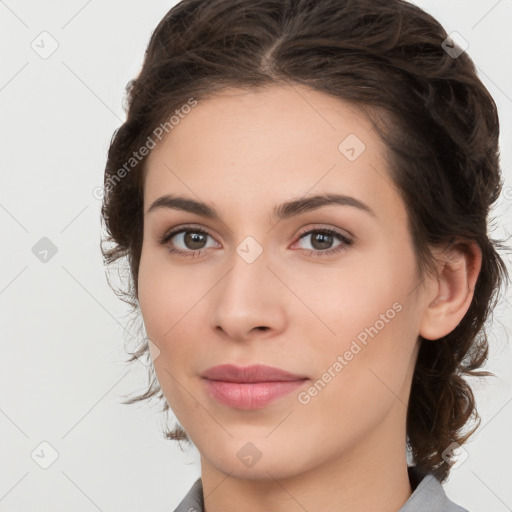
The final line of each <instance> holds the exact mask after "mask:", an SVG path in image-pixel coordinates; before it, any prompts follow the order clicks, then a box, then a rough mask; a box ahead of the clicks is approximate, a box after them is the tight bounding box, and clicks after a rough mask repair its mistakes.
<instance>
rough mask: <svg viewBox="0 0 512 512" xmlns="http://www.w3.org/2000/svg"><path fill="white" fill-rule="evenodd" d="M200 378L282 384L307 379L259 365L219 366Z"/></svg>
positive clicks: (207, 371)
mask: <svg viewBox="0 0 512 512" xmlns="http://www.w3.org/2000/svg"><path fill="white" fill-rule="evenodd" d="M201 377H204V378H206V379H209V380H222V381H224V382H284V381H290V380H304V379H307V377H306V376H304V375H295V374H293V373H290V372H287V371H285V370H281V369H280V368H275V367H273V366H265V365H261V364H256V365H252V366H246V367H241V366H235V365H233V364H221V365H219V366H213V367H212V368H209V369H208V370H206V371H205V372H203V373H202V374H201Z"/></svg>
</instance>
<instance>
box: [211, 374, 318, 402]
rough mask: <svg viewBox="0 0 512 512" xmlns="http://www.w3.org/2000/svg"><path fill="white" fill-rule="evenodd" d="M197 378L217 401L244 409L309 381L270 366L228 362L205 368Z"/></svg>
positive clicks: (276, 397)
mask: <svg viewBox="0 0 512 512" xmlns="http://www.w3.org/2000/svg"><path fill="white" fill-rule="evenodd" d="M201 377H202V378H203V380H204V383H205V387H206V390H207V391H208V392H209V394H210V395H211V396H212V398H214V399H215V400H217V402H220V403H221V404H223V405H227V406H229V407H232V408H235V409H244V410H249V409H261V408H263V407H265V406H267V405H268V404H270V403H271V402H274V401H275V400H277V399H279V398H281V397H283V396H285V395H288V394H289V393H291V392H293V391H295V390H296V389H298V388H299V387H301V386H303V385H304V384H305V383H306V382H307V381H309V380H310V379H309V378H308V377H306V376H304V375H296V374H293V373H290V372H288V371H285V370H282V369H280V368H275V367H272V366H265V365H252V366H248V367H240V366H235V365H231V364H224V365H219V366H214V367H212V368H209V369H208V370H206V371H205V372H203V373H202V374H201Z"/></svg>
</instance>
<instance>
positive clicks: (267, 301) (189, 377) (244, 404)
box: [138, 86, 426, 479]
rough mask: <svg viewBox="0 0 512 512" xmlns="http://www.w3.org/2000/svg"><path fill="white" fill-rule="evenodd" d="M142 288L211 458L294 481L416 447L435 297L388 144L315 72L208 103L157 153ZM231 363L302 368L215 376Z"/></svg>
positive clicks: (206, 461)
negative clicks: (420, 340)
mask: <svg viewBox="0 0 512 512" xmlns="http://www.w3.org/2000/svg"><path fill="white" fill-rule="evenodd" d="M187 111H188V109H187ZM164 196H170V197H169V198H167V200H160V201H159V202H158V203H155V201H157V200H159V199H160V198H162V197H164ZM335 196H336V197H337V199H336V201H335V200H334V199H335ZM171 197H172V198H173V199H176V198H178V197H180V198H183V199H186V202H185V201H181V202H179V201H174V202H173V201H171V200H170V199H171ZM312 198H316V199H312ZM325 198H327V199H329V198H330V199H332V200H333V201H330V200H329V201H328V200H327V199H325ZM198 203H205V204H206V205H208V207H209V209H210V210H207V209H206V208H205V207H204V206H203V207H199V206H198ZM152 205H153V208H151V206H152ZM194 205H195V206H194ZM149 210H150V211H149ZM207 211H208V212H209V213H211V212H212V211H214V212H215V216H213V215H207V214H206V213H207ZM185 230H186V231H185ZM325 230H332V232H326V231H325ZM171 231H174V232H177V233H176V234H174V235H173V236H171V237H169V236H167V238H166V241H165V242H164V243H163V244H162V243H159V242H160V241H161V240H162V239H164V238H165V237H166V235H168V234H169V233H170V232H171ZM203 232H205V233H203ZM171 250H174V251H180V252H171ZM138 286H139V303H140V308H141V312H142V315H143V318H144V323H145V326H146V330H147V333H148V337H149V339H150V340H151V341H152V342H153V343H154V344H155V345H156V346H157V347H158V350H159V351H160V352H159V353H158V351H154V353H158V354H159V355H158V357H156V358H155V359H154V366H155V370H156V373H157V376H158V379H159V382H160V385H161V388H162V390H163V393H164V395H165V397H166V399H167V401H168V403H169V405H170V407H171V408H172V410H173V412H174V413H175V415H176V417H177V419H178V420H179V422H180V423H181V425H182V426H183V427H184V428H185V430H186V431H187V433H188V435H189V437H190V438H191V440H192V441H193V443H194V444H195V445H196V446H197V448H198V449H199V451H200V453H201V456H202V463H203V465H205V466H207V465H208V466H210V467H215V468H216V469H217V470H220V471H222V472H224V473H226V474H227V473H230V474H231V475H232V476H233V475H234V476H236V475H238V476H240V477H243V478H255V479H256V478H268V474H271V475H273V476H274V477H276V478H280V477H281V478H283V477H286V476H292V475H294V474H299V473H302V472H304V471H307V470H310V469H313V468H315V467H318V466H319V465H321V464H325V463H331V462H332V463H335V462H336V463H339V461H340V460H346V461H349V460H351V457H352V456H354V457H356V456H357V457H370V458H371V457H372V454H373V455H375V453H377V451H378V450H380V451H382V443H383V442H384V443H387V445H386V446H387V447H388V449H389V448H391V447H394V448H397V449H398V450H403V451H401V452H400V453H401V454H402V453H403V454H404V457H405V415H406V410H407V408H406V404H407V400H408V396H409V389H410V383H411V378H412V374H413V369H414V363H415V359H416V355H417V337H418V332H419V326H420V323H421V318H422V313H423V310H424V309H425V307H426V299H425V295H424V292H423V289H422V286H420V281H419V278H418V274H417V270H416V260H415V255H414V252H413V247H412V241H411V237H410V234H409V232H408V228H407V215H406V210H405V207H404V204H403V202H402V200H401V199H400V197H399V195H398V194H397V191H396V190H395V188H394V187H393V185H392V182H391V179H390V178H389V175H388V170H387V163H386V159H385V148H384V145H383V143H382V142H381V140H380V138H379V137H378V135H377V134H376V133H375V131H374V130H373V129H372V125H371V123H370V122H369V121H368V120H367V119H366V118H365V117H364V116H363V115H362V114H361V113H360V112H359V111H357V110H356V109H355V108H353V107H350V106H349V105H348V104H346V103H344V102H342V101H340V100H339V99H335V98H333V97H330V96H327V95H324V94H322V93H320V92H315V91H312V90H310V89H307V88H305V87H302V86H294V87H293V88H292V87H288V86H286V87H285V86H279V87H277V86H275V87H272V88H269V89H266V90H265V91H260V92H247V91H238V90H230V91H229V92H227V91H226V92H224V93H223V94H222V95H219V96H217V97H215V98H214V99H210V100H208V101H204V102H199V103H198V104H197V106H195V107H194V108H192V109H191V111H190V113H188V114H187V115H186V116H183V118H182V119H180V121H179V124H177V125H175V126H174V128H173V129H172V131H171V132H170V133H169V136H167V138H166V139H164V140H163V141H162V143H161V144H160V145H158V146H157V147H156V148H155V149H154V150H152V152H151V154H150V155H149V157H148V161H147V175H146V177H145V184H144V239H143V247H142V255H141V260H140V272H139V282H138ZM224 364H231V365H235V366H238V367H247V366H252V365H267V366H271V367H275V368H279V369H282V370H284V371H286V372H289V373H291V374H293V375H294V376H295V377H292V380H289V381H287V382H280V383H276V382H273V383H269V381H277V380H282V377H279V376H275V375H274V376H272V375H270V376H269V375H265V374H263V373H259V374H258V373H257V374H253V375H252V377H253V380H256V381H259V384H255V383H254V382H252V383H248V377H247V374H229V375H226V374H217V375H216V376H215V375H213V374H210V377H211V379H207V378H205V377H204V375H205V372H206V371H207V370H208V369H210V368H212V367H215V366H218V365H224ZM236 377H238V381H239V382H238V383H236V382H235V383H234V382H233V380H237V379H236ZM214 379H220V380H217V381H216V382H214ZM228 381H229V382H228ZM240 381H241V382H240ZM264 382H266V383H264Z"/></svg>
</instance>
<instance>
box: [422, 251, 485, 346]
mask: <svg viewBox="0 0 512 512" xmlns="http://www.w3.org/2000/svg"><path fill="white" fill-rule="evenodd" d="M432 252H433V254H434V256H435V259H436V269H437V271H436V273H435V274H432V275H430V276H429V277H427V281H428V283H426V286H425V290H426V296H425V300H426V305H425V309H424V311H423V316H422V318H421V322H420V331H419V334H420V335H421V336H422V337H423V338H425V339H428V340H437V339H439V338H442V337H443V336H446V335H447V334H449V333H450V332H452V331H453V330H454V329H455V327H457V325H458V324H459V323H460V321H461V320H462V319H463V318H464V315H465V314H466V312H467V310H468V309H469V306H470V304H471V301H472V300H473V294H474V290H475V285H476V281H477V278H478V274H479V273H480V269H481V266H482V251H481V250H480V247H479V246H478V244H477V243H476V242H474V241H456V242H455V243H453V244H452V245H449V246H448V247H446V246H445V247H444V248H436V249H432Z"/></svg>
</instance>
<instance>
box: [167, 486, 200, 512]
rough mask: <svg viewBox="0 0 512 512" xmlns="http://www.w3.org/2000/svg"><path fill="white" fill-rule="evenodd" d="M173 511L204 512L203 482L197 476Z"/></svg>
mask: <svg viewBox="0 0 512 512" xmlns="http://www.w3.org/2000/svg"><path fill="white" fill-rule="evenodd" d="M174 512H204V501H203V483H202V481H201V478H198V479H197V480H196V481H195V482H194V484H193V485H192V487H191V488H190V489H189V491H188V493H187V494H186V495H185V497H184V498H183V500H181V502H180V504H179V505H178V506H177V507H176V508H175V509H174Z"/></svg>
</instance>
